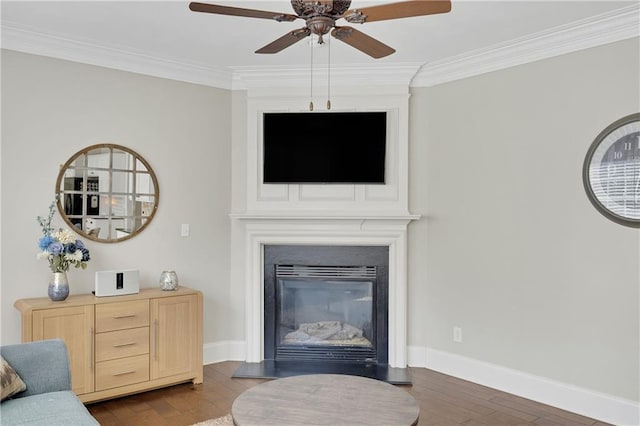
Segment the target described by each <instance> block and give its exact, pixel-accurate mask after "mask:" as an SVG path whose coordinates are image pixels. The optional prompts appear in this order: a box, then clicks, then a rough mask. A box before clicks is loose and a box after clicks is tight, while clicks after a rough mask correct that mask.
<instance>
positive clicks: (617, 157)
mask: <svg viewBox="0 0 640 426" xmlns="http://www.w3.org/2000/svg"><path fill="white" fill-rule="evenodd" d="M613 159H614V160H622V151H614V153H613Z"/></svg>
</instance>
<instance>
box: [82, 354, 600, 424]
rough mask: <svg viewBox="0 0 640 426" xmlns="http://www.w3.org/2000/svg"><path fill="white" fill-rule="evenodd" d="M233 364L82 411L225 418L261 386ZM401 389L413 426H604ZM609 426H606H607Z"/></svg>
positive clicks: (433, 387)
mask: <svg viewBox="0 0 640 426" xmlns="http://www.w3.org/2000/svg"><path fill="white" fill-rule="evenodd" d="M239 366H240V363H239V362H235V361H227V362H221V363H216V364H209V365H206V366H205V367H204V382H203V383H202V384H200V385H192V384H190V383H185V384H181V385H176V386H171V387H168V388H164V389H157V390H154V391H150V392H145V393H140V394H136V395H131V396H128V397H123V398H119V399H114V400H109V401H103V402H98V403H93V404H90V405H88V406H87V408H88V409H89V411H90V412H91V414H92V415H93V416H94V417H95V418H96V420H98V422H100V424H101V425H102V426H112V425H113V426H116V425H117V426H129V425H130V426H139V425H143V426H144V425H154V426H188V425H192V424H194V423H198V422H201V421H204V420H208V419H212V418H216V417H222V416H224V415H226V414H228V413H230V412H231V406H232V405H233V401H234V400H235V399H236V398H237V397H238V395H240V394H241V393H242V392H244V391H245V390H247V389H250V388H252V387H254V386H257V385H258V384H260V383H263V382H265V381H266V380H262V379H234V378H231V376H232V374H233V373H234V371H235V370H236V369H237V368H238V367H239ZM409 371H410V373H411V378H412V381H413V386H403V389H404V390H405V391H407V392H408V393H410V394H411V395H412V396H413V397H414V398H415V399H416V401H417V403H418V406H419V407H420V417H419V419H418V425H419V426H462V425H464V426H524V425H527V426H607V424H606V423H603V422H599V421H596V420H595V419H590V418H587V417H584V416H580V415H578V414H575V413H570V412H568V411H564V410H561V409H559V408H556V407H552V406H549V405H545V404H539V403H537V402H535V401H531V400H528V399H525V398H520V397H518V396H515V395H510V394H507V393H504V392H500V391H498V390H495V389H491V388H488V387H486V386H482V385H478V384H476V383H472V382H469V381H466V380H462V379H458V378H455V377H451V376H448V375H446V374H442V373H438V372H436V371H432V370H428V369H426V368H410V369H409ZM609 426H610V425H609Z"/></svg>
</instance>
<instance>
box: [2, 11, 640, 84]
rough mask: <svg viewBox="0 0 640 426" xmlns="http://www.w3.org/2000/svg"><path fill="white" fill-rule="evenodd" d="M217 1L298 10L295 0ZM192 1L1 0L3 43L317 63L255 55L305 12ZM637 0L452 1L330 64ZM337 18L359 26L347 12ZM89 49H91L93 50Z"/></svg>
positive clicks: (508, 40) (293, 51) (321, 57)
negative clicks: (242, 11)
mask: <svg viewBox="0 0 640 426" xmlns="http://www.w3.org/2000/svg"><path fill="white" fill-rule="evenodd" d="M202 2H207V1H206V0H202ZM391 2H394V0H390V1H362V0H353V2H352V8H354V7H363V6H367V5H371V4H384V3H391ZM209 3H217V4H224V5H232V6H236V7H245V8H250V9H262V10H270V11H276V12H284V13H293V10H292V8H291V5H290V3H289V2H288V1H220V2H215V1H212V2H209ZM188 4H189V2H188V1H135V2H134V1H79V2H72V1H69V2H60V1H43V2H36V1H4V0H3V1H2V15H1V16H2V30H3V31H2V41H3V47H5V48H9V49H15V50H22V51H28V52H31V53H38V54H47V55H49V56H54V57H56V56H57V57H63V58H65V59H75V60H80V61H82V62H88V63H95V64H98V65H107V66H108V65H109V64H108V63H101V62H100V61H101V60H104V61H106V62H108V60H109V59H108V58H106V56H112V57H116V56H118V55H119V56H120V57H121V58H124V57H126V56H127V55H129V57H135V58H137V60H140V61H142V60H145V61H148V62H149V63H151V62H153V61H158V62H162V63H165V64H171V65H172V66H174V67H187V68H190V69H192V70H194V69H197V70H199V72H207V71H211V72H218V73H222V74H224V73H230V74H233V73H234V72H237V70H239V69H240V70H248V69H251V70H257V69H261V68H265V69H266V68H269V67H281V68H282V67H308V66H309V58H310V47H309V43H307V42H306V41H301V42H298V43H296V44H295V45H293V46H291V47H289V48H287V49H285V50H284V51H282V52H280V53H277V54H273V55H259V54H255V53H253V52H254V51H255V50H256V49H258V48H260V47H262V46H264V45H265V44H267V43H269V42H271V41H272V40H274V39H276V38H278V37H280V36H282V35H284V34H285V33H287V32H288V31H290V30H293V29H296V28H300V27H301V26H302V24H303V23H302V21H301V20H297V21H295V22H281V23H280V22H276V21H271V20H266V19H256V18H245V17H235V16H220V15H213V14H208V13H197V12H191V11H190V10H189V8H188ZM639 4H640V0H634V1H614V0H607V1H577V0H573V1H524V0H511V1H479V0H475V1H474V0H466V1H460V0H453V1H452V10H451V12H449V13H447V14H441V15H432V16H422V17H413V18H404V19H397V20H390V21H380V22H372V23H367V24H363V25H358V24H354V26H356V28H358V29H359V30H360V31H363V32H365V33H366V34H368V35H370V36H372V37H375V38H377V39H379V40H380V41H382V42H384V43H386V44H388V45H389V46H392V47H393V48H395V49H396V53H395V54H393V55H390V56H388V57H386V58H382V59H372V58H370V57H368V56H367V55H365V54H363V53H361V52H360V51H358V50H356V49H354V48H352V47H350V46H348V45H346V44H344V43H342V42H340V41H337V40H332V43H331V64H332V66H335V67H347V66H350V67H364V68H366V67H368V66H373V67H376V66H390V67H391V66H395V65H397V64H413V65H415V64H418V66H420V65H424V64H431V63H444V62H446V61H448V60H451V58H459V57H462V56H464V55H468V54H469V53H470V52H478V51H483V50H484V51H489V50H491V49H492V48H500V47H504V46H507V45H510V44H511V45H517V44H519V43H522V42H523V40H527V41H528V42H531V41H532V40H536V39H537V38H540V37H542V36H548V35H549V34H552V33H558V34H562V32H563V31H566V30H567V29H568V28H571V29H572V30H575V29H576V28H581V27H582V26H585V25H587V24H593V23H596V24H598V25H602V23H603V22H604V23H606V22H607V20H608V19H610V17H611V16H618V15H619V14H620V13H621V12H623V14H625V15H626V16H628V15H629V14H630V13H631V15H632V16H635V17H636V18H637V22H638V23H640V18H639V17H638V15H639V14H640V8H639V7H638V5H639ZM339 22H340V23H341V24H342V25H351V24H348V23H346V22H345V21H343V20H341V21H339ZM638 26H640V25H638ZM47 49H48V50H47ZM73 50H75V52H76V53H75V54H76V55H82V54H81V53H79V52H80V51H84V55H85V56H87V57H88V58H87V59H86V60H82V58H81V57H80V56H78V57H74V56H73V55H72V54H71V53H70V52H71V51H73ZM327 50H328V49H327V46H326V45H325V46H323V47H322V48H320V49H314V55H315V56H314V57H315V61H316V63H326V61H327ZM90 51H91V52H93V53H91V54H88V53H87V52H90ZM56 52H57V53H56ZM64 52H66V53H64ZM69 55H71V57H69ZM65 56H66V57H65ZM98 56H104V57H105V58H103V59H100V58H98ZM112 59H113V58H112ZM121 62H123V66H122V67H120V68H126V66H125V65H124V63H125V62H126V60H124V59H122V60H121ZM114 67H115V68H118V66H117V65H114ZM187 80H188V79H187Z"/></svg>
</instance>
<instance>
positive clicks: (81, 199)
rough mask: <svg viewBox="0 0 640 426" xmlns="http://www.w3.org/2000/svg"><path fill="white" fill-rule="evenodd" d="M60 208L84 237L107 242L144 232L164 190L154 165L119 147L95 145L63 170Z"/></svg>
mask: <svg viewBox="0 0 640 426" xmlns="http://www.w3.org/2000/svg"><path fill="white" fill-rule="evenodd" d="M56 194H57V195H58V210H59V212H60V215H61V216H62V217H63V218H64V220H65V221H66V222H67V224H68V225H69V226H70V227H72V229H74V230H75V231H76V232H78V233H80V234H82V235H83V236H85V237H87V238H89V239H92V240H95V241H102V242H116V241H123V240H126V239H129V238H131V237H133V236H134V235H136V234H137V233H139V232H140V231H142V230H143V229H144V228H145V227H146V226H147V225H148V224H149V222H150V221H151V220H152V219H153V216H154V214H155V212H156V209H157V207H158V198H159V189H158V181H157V179H156V176H155V174H154V172H153V170H152V169H151V167H150V166H149V164H148V163H147V162H146V161H145V160H144V159H143V158H142V157H141V156H140V155H138V154H137V153H136V152H134V151H132V150H130V149H128V148H125V147H123V146H120V145H113V144H101V145H93V146H90V147H88V148H85V149H83V150H82V151H79V152H78V153H76V154H75V155H74V156H73V157H71V159H69V161H67V162H66V163H65V164H64V165H63V166H62V168H61V170H60V174H59V175H58V180H57V182H56Z"/></svg>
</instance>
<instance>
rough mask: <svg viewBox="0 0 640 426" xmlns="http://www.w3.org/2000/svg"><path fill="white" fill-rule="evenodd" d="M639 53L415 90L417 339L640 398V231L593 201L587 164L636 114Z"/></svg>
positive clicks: (556, 62) (602, 52) (413, 299)
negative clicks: (457, 332)
mask: <svg viewBox="0 0 640 426" xmlns="http://www.w3.org/2000/svg"><path fill="white" fill-rule="evenodd" d="M639 47H640V46H639V43H638V39H634V40H629V41H624V42H619V43H615V44H611V45H606V46H602V47H598V48H594V49H589V50H585V51H581V52H577V53H573V54H569V55H564V56H561V57H557V58H553V59H548V60H543V61H539V62H535V63H531V64H527V65H523V66H518V67H514V68H510V69H506V70H503V71H499V72H493V73H490V74H485V75H481V76H477V77H474V78H469V79H465V80H461V81H456V82H452V83H448V84H442V85H439V86H436V87H431V88H419V89H414V90H413V96H412V100H411V119H410V122H411V134H410V138H411V141H410V158H411V163H410V200H411V208H410V210H411V212H412V213H420V214H423V215H425V218H423V219H422V220H420V221H418V222H416V223H413V224H412V225H411V227H410V234H409V235H410V247H409V254H410V259H409V266H410V271H409V278H410V287H409V293H410V294H409V296H410V297H409V300H410V307H409V310H410V318H409V328H410V331H409V333H410V336H409V342H410V345H413V346H426V347H429V348H433V349H437V350H441V351H446V352H450V353H455V354H460V355H463V356H467V357H470V358H474V359H477V360H481V361H486V362H489V363H493V364H498V365H501V366H505V367H508V368H513V369H516V370H519V371H523V372H528V373H531V374H534V375H538V376H542V377H547V378H551V379H554V380H558V381H561V382H565V383H571V384H574V385H577V386H580V387H584V388H589V389H593V390H596V391H600V392H604V393H607V394H611V395H616V396H619V397H623V398H628V399H631V400H636V401H637V400H638V398H639V394H638V379H639V371H638V362H639V359H640V353H639V349H638V346H639V342H638V337H639V332H640V331H639V317H638V312H639V311H638V303H639V292H638V288H639V285H640V279H639V271H640V253H639V250H640V238H639V236H640V231H638V230H637V229H632V228H627V227H623V226H620V225H617V224H614V223H613V222H611V221H609V220H607V219H605V218H604V217H603V216H601V215H600V214H599V213H598V212H597V211H596V210H595V209H594V208H593V207H592V206H591V204H590V203H589V201H588V199H587V198H586V195H585V192H584V189H583V186H582V180H581V168H582V163H583V160H584V156H585V154H586V151H587V149H588V147H589V145H590V144H591V142H592V141H593V139H594V138H595V137H596V135H597V134H598V133H599V132H600V131H601V130H602V129H603V128H605V127H606V126H607V125H609V124H610V123H611V122H613V121H615V120H617V119H618V118H620V117H622V116H625V115H628V114H631V113H634V112H638V111H639V110H640V85H639V78H638V76H639V75H640V69H639V63H640V62H639V53H638V52H640V48H639ZM454 326H459V327H461V328H462V330H463V343H454V342H453V339H452V328H453V327H454Z"/></svg>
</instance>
